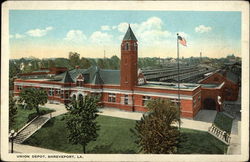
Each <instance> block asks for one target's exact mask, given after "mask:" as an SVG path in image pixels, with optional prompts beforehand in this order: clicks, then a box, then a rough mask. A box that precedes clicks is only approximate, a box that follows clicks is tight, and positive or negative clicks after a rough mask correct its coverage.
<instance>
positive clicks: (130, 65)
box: [120, 26, 138, 90]
mask: <svg viewBox="0 0 250 162" xmlns="http://www.w3.org/2000/svg"><path fill="white" fill-rule="evenodd" d="M137 53H138V45H137V39H136V37H135V35H134V33H133V31H132V29H131V28H130V26H129V27H128V30H127V32H126V34H125V36H124V38H123V40H122V44H121V66H120V68H121V71H120V86H121V89H124V90H133V87H134V86H136V85H137V75H138V74H137V71H138V69H137V58H138V54H137Z"/></svg>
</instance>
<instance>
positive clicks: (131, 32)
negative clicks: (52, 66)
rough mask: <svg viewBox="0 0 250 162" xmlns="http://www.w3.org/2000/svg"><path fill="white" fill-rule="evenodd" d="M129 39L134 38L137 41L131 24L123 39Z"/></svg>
mask: <svg viewBox="0 0 250 162" xmlns="http://www.w3.org/2000/svg"><path fill="white" fill-rule="evenodd" d="M127 40H134V41H137V39H136V37H135V35H134V33H133V31H132V29H131V28H130V26H129V27H128V30H127V32H126V34H125V36H124V37H123V41H127Z"/></svg>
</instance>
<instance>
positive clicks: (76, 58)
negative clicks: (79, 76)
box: [69, 52, 81, 68]
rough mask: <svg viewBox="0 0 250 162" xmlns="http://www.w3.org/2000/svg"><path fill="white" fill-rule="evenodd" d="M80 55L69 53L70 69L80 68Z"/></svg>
mask: <svg viewBox="0 0 250 162" xmlns="http://www.w3.org/2000/svg"><path fill="white" fill-rule="evenodd" d="M80 63H81V61H80V54H79V53H76V52H70V53H69V64H70V66H71V67H72V68H75V66H80Z"/></svg>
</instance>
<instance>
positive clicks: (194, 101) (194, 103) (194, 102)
mask: <svg viewBox="0 0 250 162" xmlns="http://www.w3.org/2000/svg"><path fill="white" fill-rule="evenodd" d="M195 105H196V98H194V100H193V107H194V106H195Z"/></svg>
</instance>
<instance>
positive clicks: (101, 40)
mask: <svg viewBox="0 0 250 162" xmlns="http://www.w3.org/2000/svg"><path fill="white" fill-rule="evenodd" d="M112 38H113V36H112V35H110V34H108V33H103V32H101V31H96V32H94V33H92V35H91V36H90V40H91V42H92V43H98V44H107V43H110V42H112Z"/></svg>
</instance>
